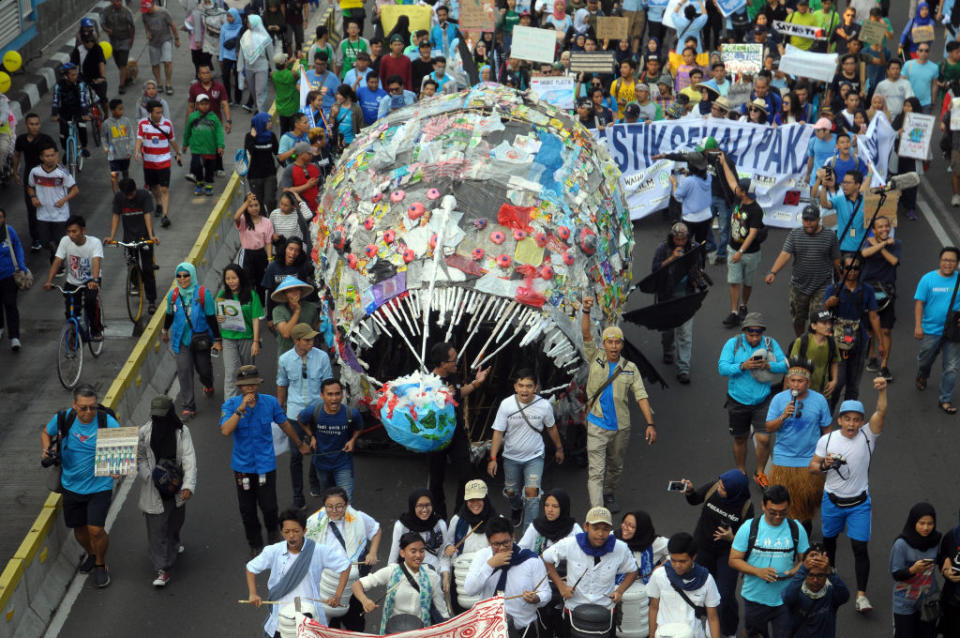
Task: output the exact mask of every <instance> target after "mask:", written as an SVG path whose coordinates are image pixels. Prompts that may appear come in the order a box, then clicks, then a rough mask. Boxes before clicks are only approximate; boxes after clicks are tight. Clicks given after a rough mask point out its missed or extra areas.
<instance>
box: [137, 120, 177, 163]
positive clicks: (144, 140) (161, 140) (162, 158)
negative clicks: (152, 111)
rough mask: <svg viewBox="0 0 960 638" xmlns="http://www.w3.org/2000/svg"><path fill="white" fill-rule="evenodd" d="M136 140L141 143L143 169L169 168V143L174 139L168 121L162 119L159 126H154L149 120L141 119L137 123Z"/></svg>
mask: <svg viewBox="0 0 960 638" xmlns="http://www.w3.org/2000/svg"><path fill="white" fill-rule="evenodd" d="M137 139H138V140H140V142H141V148H140V152H141V153H143V167H144V168H150V169H160V168H170V141H171V140H173V139H174V138H173V124H172V123H171V122H170V120H168V119H167V118H162V119H161V120H160V123H159V124H154V123H153V122H151V121H150V119H149V118H146V117H145V118H143V119H142V120H140V121H139V122H137Z"/></svg>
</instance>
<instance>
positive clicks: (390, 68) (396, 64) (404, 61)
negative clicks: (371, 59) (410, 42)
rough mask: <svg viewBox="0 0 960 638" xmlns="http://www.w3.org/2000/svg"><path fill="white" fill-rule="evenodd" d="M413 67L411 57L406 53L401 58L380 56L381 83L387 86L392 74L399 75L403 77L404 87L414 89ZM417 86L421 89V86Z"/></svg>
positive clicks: (409, 89)
mask: <svg viewBox="0 0 960 638" xmlns="http://www.w3.org/2000/svg"><path fill="white" fill-rule="evenodd" d="M412 68H413V67H412V63H411V62H410V58H408V57H407V56H405V55H402V54H401V55H400V57H399V58H395V57H393V56H392V55H385V56H383V57H382V58H380V84H381V85H383V86H384V87H386V86H387V79H388V78H389V77H390V76H391V75H399V76H400V77H402V78H403V88H405V89H406V90H408V91H412V90H413V88H412V86H411V85H412V80H411V79H410V76H411V69H412ZM417 88H418V89H419V87H417Z"/></svg>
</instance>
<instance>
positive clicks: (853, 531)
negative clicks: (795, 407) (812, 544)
mask: <svg viewBox="0 0 960 638" xmlns="http://www.w3.org/2000/svg"><path fill="white" fill-rule="evenodd" d="M873 387H874V389H875V390H876V391H877V407H876V408H875V409H874V412H873V415H872V416H871V417H870V420H869V421H867V420H866V417H865V412H864V408H863V403H861V402H860V401H844V402H843V403H842V404H840V414H839V416H838V417H837V423H838V424H839V425H840V430H839V431H834V432H830V433H829V434H826V435H824V436H821V437H820V440H819V441H817V450H816V453H815V454H814V456H813V459H812V460H811V461H810V472H811V473H813V474H822V473H826V475H827V476H826V483H825V485H824V491H823V500H822V501H821V503H820V517H821V519H822V525H823V544H824V547H826V550H827V555H828V556H829V557H830V564H831V565H836V556H837V536H839V535H840V532H842V531H844V529H846V532H847V536H848V537H849V538H850V545H851V547H852V549H853V560H854V571H855V572H856V575H857V598H856V603H855V605H854V607H855V609H856V610H857V611H858V612H860V613H866V612H868V611H870V610H871V609H873V605H871V604H870V599H868V598H867V579H868V578H869V576H870V554H869V553H868V551H867V543H868V542H869V540H870V519H871V503H870V491H869V489H870V486H869V472H870V461H871V460H872V458H873V451H874V449H875V448H876V445H877V437H879V436H880V433H881V432H883V420H884V417H885V416H886V414H887V380H886V379H884V378H883V377H876V378H875V379H874V380H873ZM834 434H837V436H833V435H834Z"/></svg>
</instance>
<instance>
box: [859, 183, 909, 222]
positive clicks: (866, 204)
mask: <svg viewBox="0 0 960 638" xmlns="http://www.w3.org/2000/svg"><path fill="white" fill-rule="evenodd" d="M879 201H880V195H879V194H877V193H867V194H866V195H864V196H863V211H864V213H863V227H864V228H869V227H870V220H871V219H872V218H873V211H875V210H877V203H878V202H879ZM899 203H900V191H890V192H889V193H887V199H886V200H885V201H884V202H883V206H881V207H880V213H879V214H878V215H877V216H878V217H886V218H887V219H889V220H890V225H891V226H893V227H894V228H896V227H897V205H898V204H899Z"/></svg>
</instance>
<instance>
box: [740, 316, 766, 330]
mask: <svg viewBox="0 0 960 638" xmlns="http://www.w3.org/2000/svg"><path fill="white" fill-rule="evenodd" d="M740 327H741V328H764V329H766V327H767V322H766V321H764V320H763V314H762V313H759V312H748V313H747V316H746V317H744V318H743V321H742V322H740Z"/></svg>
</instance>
